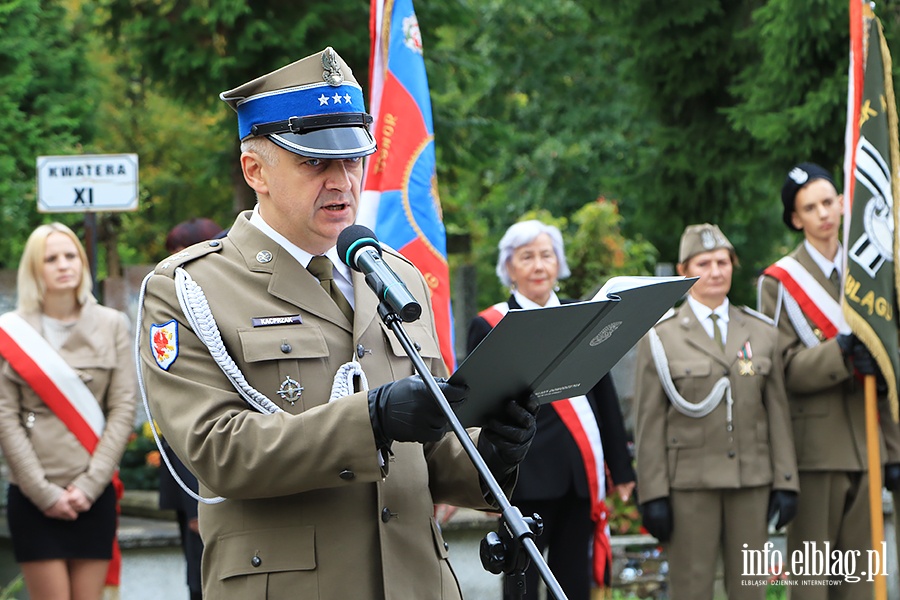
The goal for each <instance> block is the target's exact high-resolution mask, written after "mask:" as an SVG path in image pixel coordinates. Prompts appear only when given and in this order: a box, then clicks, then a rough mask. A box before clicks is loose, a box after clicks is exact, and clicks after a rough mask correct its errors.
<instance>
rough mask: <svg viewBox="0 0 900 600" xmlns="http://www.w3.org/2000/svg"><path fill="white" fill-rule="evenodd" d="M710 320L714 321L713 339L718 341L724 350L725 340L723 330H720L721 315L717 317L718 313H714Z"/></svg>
mask: <svg viewBox="0 0 900 600" xmlns="http://www.w3.org/2000/svg"><path fill="white" fill-rule="evenodd" d="M709 318H710V319H712V322H713V339H714V340H716V343H717V344H718V345H719V348H721V349H722V350H724V349H725V340H723V339H722V330H721V329H719V315H717V314H716V313H712V314H711V315H709Z"/></svg>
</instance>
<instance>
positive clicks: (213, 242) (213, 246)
mask: <svg viewBox="0 0 900 600" xmlns="http://www.w3.org/2000/svg"><path fill="white" fill-rule="evenodd" d="M209 247H210V248H218V247H219V242H217V241H215V240H213V241H211V242H210V243H209Z"/></svg>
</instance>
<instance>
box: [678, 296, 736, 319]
mask: <svg viewBox="0 0 900 600" xmlns="http://www.w3.org/2000/svg"><path fill="white" fill-rule="evenodd" d="M687 301H688V305H690V307H691V310H693V311H694V314H695V315H697V320H698V321H700V322H701V323H703V321H704V319H708V318H709V316H710V315H711V314H713V313H716V315H718V317H719V319H720V320H722V321H724V322H725V323H727V322H728V298H725V301H724V302H722V304H720V305H719V306H717V307H716V308H715V309H712V308H710V307H708V306H706V305H705V304H701V303H700V302H698V301H697V300H695V299H694V297H693V296H691V295H690V294H688V297H687Z"/></svg>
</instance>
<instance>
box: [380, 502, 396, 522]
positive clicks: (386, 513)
mask: <svg viewBox="0 0 900 600" xmlns="http://www.w3.org/2000/svg"><path fill="white" fill-rule="evenodd" d="M396 516H397V513H395V512H391V509H389V508H388V507H387V506H385V507H384V508H383V509H381V520H382V521H384V522H385V523H387V522H388V521H390V520H391V518H392V517H396Z"/></svg>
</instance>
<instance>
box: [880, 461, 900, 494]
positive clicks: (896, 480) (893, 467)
mask: <svg viewBox="0 0 900 600" xmlns="http://www.w3.org/2000/svg"><path fill="white" fill-rule="evenodd" d="M884 488H885V489H886V490H888V491H890V492H900V463H888V464H886V465H884Z"/></svg>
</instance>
